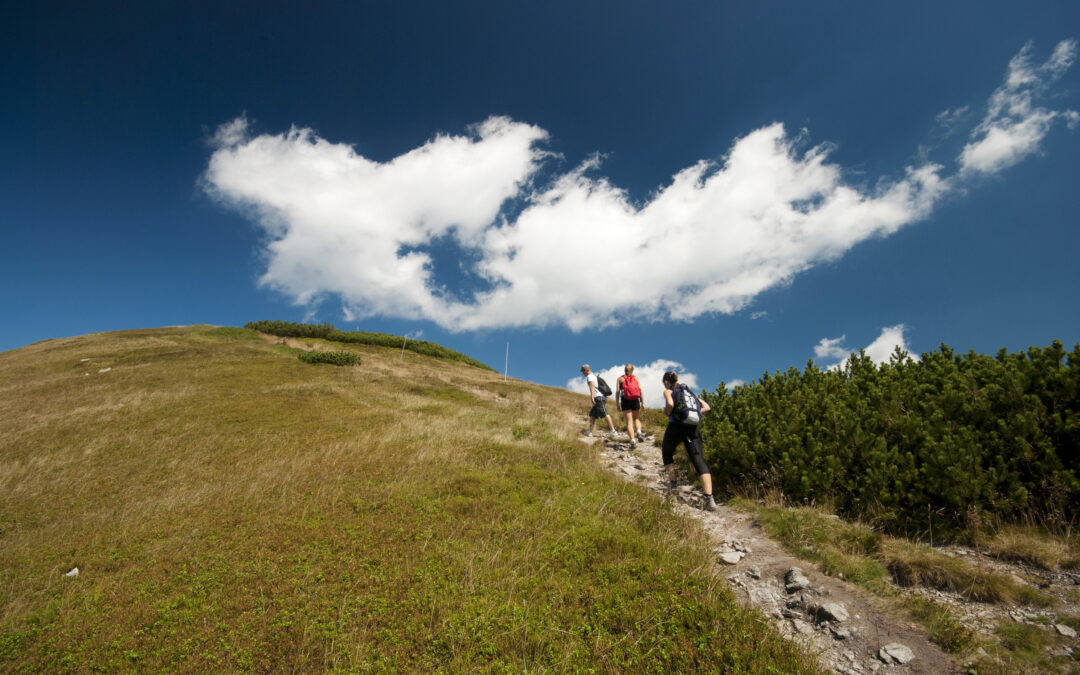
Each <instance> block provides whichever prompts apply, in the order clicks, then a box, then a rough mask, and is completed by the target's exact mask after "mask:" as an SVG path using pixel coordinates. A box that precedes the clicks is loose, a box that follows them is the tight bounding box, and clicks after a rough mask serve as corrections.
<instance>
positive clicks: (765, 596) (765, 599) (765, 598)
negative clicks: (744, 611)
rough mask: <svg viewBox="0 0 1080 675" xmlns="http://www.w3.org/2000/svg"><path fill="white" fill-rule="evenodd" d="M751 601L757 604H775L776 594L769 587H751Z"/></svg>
mask: <svg viewBox="0 0 1080 675" xmlns="http://www.w3.org/2000/svg"><path fill="white" fill-rule="evenodd" d="M750 601H751V602H753V603H754V604H755V605H775V604H776V595H775V594H774V593H773V592H772V591H771V590H769V589H768V588H762V587H758V588H751V589H750Z"/></svg>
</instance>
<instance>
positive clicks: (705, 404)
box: [697, 396, 712, 415]
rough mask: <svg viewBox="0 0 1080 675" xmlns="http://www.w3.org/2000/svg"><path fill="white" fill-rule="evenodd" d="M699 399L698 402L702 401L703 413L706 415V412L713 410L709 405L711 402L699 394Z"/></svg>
mask: <svg viewBox="0 0 1080 675" xmlns="http://www.w3.org/2000/svg"><path fill="white" fill-rule="evenodd" d="M697 400H698V402H699V403H701V414H702V415H704V414H705V413H707V412H709V411H710V410H712V408H710V407H709V404H708V403H706V402H705V399H703V398H701V397H700V396H698V397H697Z"/></svg>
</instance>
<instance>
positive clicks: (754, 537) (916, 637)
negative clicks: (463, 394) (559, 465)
mask: <svg viewBox="0 0 1080 675" xmlns="http://www.w3.org/2000/svg"><path fill="white" fill-rule="evenodd" d="M625 438H626V437H625V435H621V436H619V437H618V438H615V439H610V438H606V437H598V436H590V437H585V436H583V437H582V438H581V441H582V442H583V443H587V444H590V445H595V446H598V447H599V448H600V456H601V458H602V460H603V462H604V464H605V466H607V467H608V468H609V469H610V470H611V471H613V472H615V473H616V474H618V475H620V476H622V477H623V478H625V479H626V480H628V481H630V482H633V483H635V484H639V485H644V486H645V487H647V488H648V489H649V490H651V491H652V492H654V493H656V494H657V496H658V497H660V498H670V499H672V500H673V504H674V508H675V510H676V511H678V512H680V513H682V514H683V515H685V516H687V517H690V518H694V519H696V520H699V521H701V524H702V526H703V527H704V529H705V531H706V532H708V533H709V536H710V537H711V538H712V541H713V545H714V550H715V552H716V556H717V565H719V566H721V567H722V568H723V574H724V576H725V577H726V578H727V580H728V584H729V586H730V587H731V589H732V590H733V591H734V592H735V595H736V597H737V598H738V599H739V601H740V602H742V603H743V604H744V605H749V606H752V607H754V608H756V609H757V610H759V611H760V612H761V613H762V614H763V615H765V616H766V617H768V618H769V619H770V620H771V621H773V622H774V624H775V626H776V630H777V631H778V632H779V633H780V634H781V635H784V636H785V637H787V638H788V639H791V640H794V641H796V642H798V643H800V644H802V645H803V646H804V647H806V649H808V650H809V651H811V652H813V653H815V654H817V655H818V661H819V663H821V665H822V666H823V667H825V668H828V669H831V670H832V671H834V672H837V673H843V674H845V675H856V674H857V675H865V674H867V673H878V674H880V675H885V674H887V673H949V672H956V671H958V670H959V666H958V664H957V663H956V662H955V661H954V660H953V659H952V658H951V657H949V656H948V655H947V654H945V653H944V652H943V651H942V650H941V649H940V648H938V647H937V646H936V645H934V644H933V643H931V642H930V641H929V639H928V638H927V636H926V633H925V631H924V630H923V629H922V628H921V627H919V626H917V625H915V624H912V623H909V622H907V621H905V620H903V619H902V618H900V617H898V616H896V615H894V614H891V613H890V612H889V611H888V610H887V609H886V608H885V607H884V606H883V605H882V604H881V603H880V602H879V601H878V600H877V599H875V598H873V597H872V596H870V595H868V594H867V593H865V592H863V591H861V590H860V589H858V588H856V587H854V586H851V585H849V584H847V583H845V582H843V581H841V580H839V579H834V578H832V577H828V576H825V575H824V574H821V573H819V572H817V570H816V569H815V568H814V565H813V563H808V562H806V561H803V560H799V559H797V558H795V557H793V556H791V555H789V554H787V553H785V552H784V551H783V550H782V549H781V548H780V546H779V545H778V544H777V543H775V542H773V541H772V540H770V539H769V538H768V537H767V536H766V535H765V533H764V532H763V531H762V530H761V528H760V527H758V526H757V525H756V524H755V523H754V521H753V518H752V516H750V515H749V514H746V513H740V512H738V511H735V510H733V509H731V508H729V507H727V506H725V505H723V504H720V505H718V507H717V509H716V510H715V511H711V512H710V511H705V510H703V509H702V508H701V492H700V490H696V489H695V488H693V487H692V486H691V485H690V483H689V481H688V480H687V479H686V477H685V476H683V477H681V478H680V480H679V483H678V485H677V486H676V487H675V488H674V489H672V488H671V487H670V486H669V485H668V483H667V479H666V476H665V475H664V473H663V466H662V465H661V461H660V449H659V448H658V447H656V445H655V444H654V438H653V437H652V436H649V435H646V436H645V437H644V438H643V439H642V442H639V444H638V445H637V447H636V448H634V447H631V446H630V444H629V443H627V442H625Z"/></svg>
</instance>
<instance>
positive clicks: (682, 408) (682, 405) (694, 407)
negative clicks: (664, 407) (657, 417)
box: [671, 384, 701, 425]
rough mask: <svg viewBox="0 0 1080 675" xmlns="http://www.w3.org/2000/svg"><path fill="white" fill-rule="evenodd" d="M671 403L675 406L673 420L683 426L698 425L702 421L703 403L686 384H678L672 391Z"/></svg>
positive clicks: (672, 411)
mask: <svg viewBox="0 0 1080 675" xmlns="http://www.w3.org/2000/svg"><path fill="white" fill-rule="evenodd" d="M671 402H672V403H673V404H674V406H673V407H672V410H671V419H673V420H674V421H676V422H681V423H683V424H691V425H696V424H697V423H698V422H700V421H701V401H699V400H698V397H697V396H694V392H692V391H690V387H687V386H686V385H685V384H677V385H675V388H674V389H672V390H671Z"/></svg>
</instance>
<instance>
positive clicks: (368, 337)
mask: <svg viewBox="0 0 1080 675" xmlns="http://www.w3.org/2000/svg"><path fill="white" fill-rule="evenodd" d="M244 328H250V329H251V330H257V331H259V332H260V333H268V334H270V335H277V336H278V337H300V338H322V339H324V340H331V341H333V342H343V343H347V344H361V345H374V346H376V347H394V348H396V349H401V347H402V343H403V342H404V343H405V349H407V350H408V351H411V352H416V353H417V354H423V355H425V356H433V357H435V358H437V359H444V360H446V361H459V362H461V363H467V364H469V365H470V366H476V367H477V368H483V369H484V370H491V371H494V370H495V369H494V368H492V367H491V366H489V365H487V364H485V363H481V362H480V361H477V360H476V359H473V358H470V357H468V356H465V355H464V354H462V353H461V352H455V351H454V350H453V349H447V348H446V347H443V346H442V345H438V344H435V343H434V342H427V341H425V340H412V339H410V340H406V339H405V338H404V337H403V336H401V335H388V334H387V333H364V332H361V331H344V330H338V329H336V328H334V327H333V326H332V325H331V324H328V323H323V324H309V323H293V322H291V321H253V322H251V323H248V324H245V325H244Z"/></svg>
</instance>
